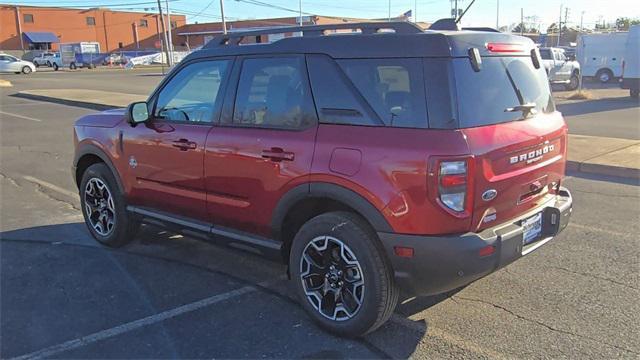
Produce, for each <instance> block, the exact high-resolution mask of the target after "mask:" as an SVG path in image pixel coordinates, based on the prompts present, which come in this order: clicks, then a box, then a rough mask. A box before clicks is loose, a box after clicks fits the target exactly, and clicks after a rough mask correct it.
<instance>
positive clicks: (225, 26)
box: [220, 0, 227, 34]
mask: <svg viewBox="0 0 640 360" xmlns="http://www.w3.org/2000/svg"><path fill="white" fill-rule="evenodd" d="M220 16H222V33H223V34H226V33H227V22H226V21H225V19H224V0H220Z"/></svg>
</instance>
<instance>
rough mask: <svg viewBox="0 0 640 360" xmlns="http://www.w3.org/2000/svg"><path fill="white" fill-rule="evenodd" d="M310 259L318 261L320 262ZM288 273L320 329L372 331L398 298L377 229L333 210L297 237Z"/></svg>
mask: <svg viewBox="0 0 640 360" xmlns="http://www.w3.org/2000/svg"><path fill="white" fill-rule="evenodd" d="M323 248H324V249H326V250H329V251H321V250H322V249H323ZM331 249H333V250H332V251H331ZM338 250H341V251H338ZM338 253H339V254H338ZM327 254H331V255H330V256H329V255H327ZM303 255H305V256H303ZM321 255H325V257H321ZM307 259H316V260H317V262H316V263H315V264H316V265H315V266H314V262H311V261H309V260H307ZM320 263H322V266H320V265H318V264H320ZM345 264H346V266H344V265H345ZM331 266H333V268H331ZM321 268H322V269H321ZM289 271H290V273H291V278H292V281H293V287H294V291H295V292H296V294H297V295H298V297H299V301H300V304H301V306H302V307H303V308H304V309H305V310H306V311H307V313H308V314H309V316H311V318H313V320H314V321H315V322H316V323H317V324H319V325H320V326H321V327H322V328H324V329H326V330H328V331H330V332H332V333H335V334H338V335H341V336H347V337H359V336H363V335H365V334H367V333H370V332H372V331H374V330H375V329H377V328H378V327H379V326H380V325H382V324H384V323H385V322H386V321H387V320H388V319H389V317H391V315H392V314H393V310H394V309H395V307H396V304H397V302H398V294H399V291H398V288H397V287H396V285H395V281H394V278H393V270H392V267H391V265H390V264H389V261H388V259H387V258H386V256H385V253H384V250H383V248H382V245H381V244H380V242H379V240H378V237H377V235H376V233H375V232H374V231H373V229H371V227H370V226H369V225H368V224H367V223H366V222H365V221H364V220H362V219H361V218H360V217H359V216H357V215H355V214H352V213H349V212H329V213H325V214H322V215H319V216H316V217H314V218H313V219H311V220H309V221H308V222H307V223H305V224H304V225H303V226H302V228H301V229H300V231H299V232H298V233H297V234H296V236H295V238H294V240H293V244H292V246H291V254H290V257H289ZM323 274H324V275H323ZM333 286H335V287H333ZM312 289H313V290H312ZM307 291H309V293H307ZM323 293H324V295H323ZM336 293H338V294H339V295H336ZM308 294H309V295H308ZM343 294H344V295H346V297H342V296H343ZM350 294H353V295H350ZM332 298H333V299H336V298H337V299H338V300H332ZM342 299H346V300H347V301H346V302H342ZM358 302H359V303H360V304H358ZM323 305H324V306H323ZM331 305H333V308H332V307H331ZM337 305H338V306H337ZM340 305H342V308H340Z"/></svg>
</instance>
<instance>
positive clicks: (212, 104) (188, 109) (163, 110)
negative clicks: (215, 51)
mask: <svg viewBox="0 0 640 360" xmlns="http://www.w3.org/2000/svg"><path fill="white" fill-rule="evenodd" d="M229 62H230V61H228V60H219V61H202V62H197V63H193V64H191V65H187V66H186V67H184V68H183V69H182V70H180V72H179V73H177V74H176V75H175V76H174V77H173V78H171V80H169V83H167V85H166V86H165V87H164V88H163V89H162V90H161V91H160V95H158V101H157V104H156V110H155V117H156V118H159V119H164V120H173V121H190V122H191V121H192V122H212V121H213V118H214V116H215V114H216V113H217V110H218V109H219V108H220V103H221V100H222V96H219V90H220V85H221V84H222V82H223V80H224V79H225V78H226V73H227V69H228V68H229Z"/></svg>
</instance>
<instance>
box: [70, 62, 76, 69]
mask: <svg viewBox="0 0 640 360" xmlns="http://www.w3.org/2000/svg"><path fill="white" fill-rule="evenodd" d="M77 67H78V66H77V65H76V63H74V62H72V63H71V64H69V69H71V70H75V69H76V68H77Z"/></svg>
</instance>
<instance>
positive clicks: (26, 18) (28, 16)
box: [22, 14, 33, 24]
mask: <svg viewBox="0 0 640 360" xmlns="http://www.w3.org/2000/svg"><path fill="white" fill-rule="evenodd" d="M22 18H23V19H24V23H25V24H29V23H31V24H32V23H33V14H24V15H23V16H22Z"/></svg>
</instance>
